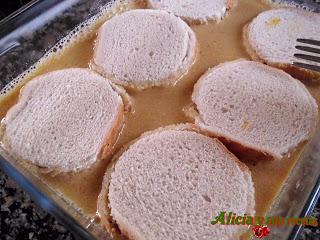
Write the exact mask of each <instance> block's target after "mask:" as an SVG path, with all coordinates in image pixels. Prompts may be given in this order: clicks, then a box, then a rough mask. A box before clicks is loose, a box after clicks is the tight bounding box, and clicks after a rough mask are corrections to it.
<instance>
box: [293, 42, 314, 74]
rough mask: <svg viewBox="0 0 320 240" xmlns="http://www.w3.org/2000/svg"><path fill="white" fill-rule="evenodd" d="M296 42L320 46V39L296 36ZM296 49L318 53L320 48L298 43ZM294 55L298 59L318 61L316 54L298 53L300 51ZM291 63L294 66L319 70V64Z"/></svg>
mask: <svg viewBox="0 0 320 240" xmlns="http://www.w3.org/2000/svg"><path fill="white" fill-rule="evenodd" d="M297 42H299V43H304V44H309V45H311V46H320V41H317V40H312V39H303V38H298V39H297ZM296 49H298V50H301V51H305V52H309V53H316V54H320V48H315V47H309V46H302V45H298V46H296ZM294 56H295V57H296V58H299V59H303V60H308V61H313V62H317V63H320V57H318V56H314V55H307V54H300V53H296V54H294ZM292 64H293V65H294V66H296V67H301V68H306V69H310V70H312V71H318V72H320V66H316V65H313V64H307V63H301V62H293V63H292Z"/></svg>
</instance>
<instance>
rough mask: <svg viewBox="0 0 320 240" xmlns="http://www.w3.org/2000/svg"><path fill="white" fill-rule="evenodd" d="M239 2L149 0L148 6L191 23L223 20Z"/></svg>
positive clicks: (217, 0)
mask: <svg viewBox="0 0 320 240" xmlns="http://www.w3.org/2000/svg"><path fill="white" fill-rule="evenodd" d="M236 3H237V0H215V1H212V0H148V6H149V7H151V8H155V9H161V10H165V11H168V12H171V13H173V14H174V15H176V16H179V17H181V18H182V19H184V20H185V21H187V22H189V23H196V24H197V23H206V22H208V21H220V20H222V19H223V18H224V17H225V15H226V12H227V11H228V10H230V9H231V8H232V7H234V6H235V5H236Z"/></svg>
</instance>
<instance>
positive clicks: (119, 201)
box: [98, 125, 255, 240]
mask: <svg viewBox="0 0 320 240" xmlns="http://www.w3.org/2000/svg"><path fill="white" fill-rule="evenodd" d="M254 205H255V196H254V187H253V182H252V179H251V173H250V171H249V169H248V168H247V167H246V166H245V165H244V164H243V163H241V162H240V161H239V160H238V159H237V158H236V157H235V156H234V155H232V154H231V153H230V152H229V151H228V150H227V149H226V148H225V147H224V146H223V144H222V143H221V142H219V141H218V140H217V139H212V138H209V137H207V136H205V135H203V134H200V133H198V132H197V131H196V130H194V127H190V125H179V126H174V127H172V126H170V127H166V128H162V129H158V130H155V131H151V132H147V133H145V134H143V135H142V136H141V137H140V138H138V139H137V140H135V141H134V142H133V143H132V144H130V145H129V146H128V147H127V148H126V149H125V150H124V151H122V152H120V153H119V154H118V155H117V156H116V157H115V159H114V162H113V164H112V165H111V166H109V169H108V171H107V173H106V175H105V178H104V182H103V186H102V191H101V193H100V196H99V201H98V212H99V214H100V217H101V220H102V224H103V225H104V226H106V228H107V229H108V231H109V232H110V233H111V234H112V235H113V236H118V237H119V235H120V237H121V236H122V237H125V238H127V239H150V240H151V239H157V240H158V239H210V238H212V236H214V237H215V238H217V239H238V238H239V236H240V235H241V234H242V233H243V232H244V231H245V230H246V227H245V226H228V227H225V226H222V225H220V224H216V225H211V220H212V219H214V217H215V216H217V215H219V214H220V211H232V212H234V213H237V214H245V213H247V214H254V212H255V211H254V208H255V207H254Z"/></svg>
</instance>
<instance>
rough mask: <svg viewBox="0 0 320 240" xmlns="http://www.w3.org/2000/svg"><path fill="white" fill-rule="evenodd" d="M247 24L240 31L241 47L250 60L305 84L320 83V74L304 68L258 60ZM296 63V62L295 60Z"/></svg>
mask: <svg viewBox="0 0 320 240" xmlns="http://www.w3.org/2000/svg"><path fill="white" fill-rule="evenodd" d="M249 24H250V23H248V24H246V25H245V26H244V28H243V31H242V38H243V45H244V47H245V49H246V51H247V53H248V54H249V56H250V57H251V59H252V60H254V61H257V62H261V63H264V64H267V65H269V66H272V67H275V68H279V69H282V70H283V71H285V72H287V73H288V74H290V75H291V76H292V77H294V78H297V79H299V80H301V81H305V82H319V81H320V72H316V71H312V70H309V69H305V68H299V67H296V66H294V65H292V64H289V63H288V64H285V63H276V62H270V61H267V60H265V59H263V58H260V56H259V55H258V54H257V52H256V51H255V50H254V48H253V47H252V46H251V44H250V41H249V38H248V35H249ZM297 61H298V60H297Z"/></svg>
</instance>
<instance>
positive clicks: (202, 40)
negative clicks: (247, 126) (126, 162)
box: [0, 0, 320, 217]
mask: <svg viewBox="0 0 320 240" xmlns="http://www.w3.org/2000/svg"><path fill="white" fill-rule="evenodd" d="M127 7H128V8H141V7H144V5H143V4H131V5H128V6H127ZM270 8H272V6H271V5H269V4H267V3H265V2H263V1H252V0H240V1H239V3H238V5H237V7H235V8H234V9H233V10H232V11H230V13H229V15H228V16H227V17H226V18H225V19H224V20H223V21H221V22H219V23H218V24H217V23H209V24H204V25H195V26H192V29H193V30H194V31H195V33H196V35H197V40H198V43H199V54H198V57H197V60H196V61H195V63H194V65H193V66H192V68H191V69H190V70H189V72H188V73H187V74H186V75H185V76H184V77H182V78H181V79H180V80H179V82H178V83H177V84H176V85H175V86H174V87H167V88H166V87H158V88H151V89H146V90H144V91H135V90H132V89H131V90H130V89H128V93H129V95H130V96H131V97H132V99H133V110H134V112H133V113H127V114H126V123H125V127H124V129H123V131H122V134H121V136H120V138H119V140H118V142H117V144H116V146H115V152H116V151H117V150H119V149H120V148H121V146H123V145H124V144H126V143H128V142H129V141H131V140H133V139H135V138H136V137H138V136H140V135H141V134H142V133H143V132H145V131H148V130H152V129H156V128H158V127H161V126H166V125H169V124H177V123H185V122H190V119H189V118H187V117H186V116H185V114H184V113H183V108H184V107H186V106H188V105H189V104H190V103H191V93H192V90H193V85H194V84H195V82H196V81H197V80H198V78H199V77H200V76H201V75H202V74H203V73H204V72H205V71H206V70H207V69H208V68H210V67H213V66H215V65H217V64H219V63H221V62H225V61H230V60H234V59H238V58H249V56H248V54H247V53H246V51H245V49H244V47H243V44H242V28H243V26H244V25H245V24H246V23H248V22H249V21H250V20H252V19H253V17H255V16H256V15H258V14H259V13H260V12H262V11H265V10H268V9H270ZM109 17H110V16H106V17H105V18H102V20H101V19H100V20H99V21H96V23H95V24H94V25H93V26H92V27H91V31H89V32H87V33H85V34H83V35H82V36H81V37H78V38H77V39H76V40H75V41H71V42H70V43H69V44H67V45H65V46H64V48H63V49H62V50H59V52H58V53H52V54H51V55H49V56H48V57H46V58H45V59H43V60H42V61H41V62H40V63H39V64H38V65H37V66H36V69H35V71H33V72H32V73H30V74H28V75H27V76H25V77H24V79H23V81H22V83H21V84H18V85H16V87H15V88H14V89H13V90H12V91H10V92H9V93H7V94H6V95H2V96H1V97H0V117H1V118H3V117H5V114H6V112H7V110H8V109H9V108H10V107H11V106H12V105H13V104H14V103H16V101H17V99H18V95H19V92H20V89H21V87H22V86H23V84H25V83H26V82H27V81H29V80H30V79H32V78H33V77H35V76H38V75H41V74H43V73H46V72H50V71H53V70H57V69H63V68H69V67H89V63H90V60H91V57H92V54H93V46H94V41H95V38H96V31H97V29H98V28H99V26H101V24H102V23H103V21H104V20H106V19H108V18H109ZM307 87H308V89H309V90H310V92H311V94H312V95H313V96H314V97H315V98H316V99H317V102H318V103H320V87H319V86H316V85H310V86H307ZM302 149H303V147H302V146H301V147H299V148H298V149H297V150H296V151H295V152H294V153H291V156H290V157H285V158H284V159H282V160H281V161H259V162H253V161H250V159H249V161H245V163H246V164H247V166H248V167H249V168H250V170H251V172H252V177H253V181H254V185H255V189H256V215H257V216H262V215H264V214H265V213H266V211H267V210H268V208H269V207H270V205H271V204H272V201H273V199H274V198H275V197H276V195H277V193H278V192H279V190H280V189H281V187H282V186H283V184H284V182H285V181H286V179H287V177H288V175H289V174H290V172H291V170H292V168H293V167H294V165H295V163H296V161H297V160H298V159H299V155H300V153H301V151H302ZM107 164H108V160H107V159H106V160H104V161H100V162H98V163H97V164H96V165H95V166H94V167H93V168H92V169H89V170H85V171H82V172H80V173H68V174H59V175H56V176H53V175H52V174H48V173H43V171H41V170H40V169H38V168H31V169H34V170H32V171H34V174H36V175H38V176H40V178H41V179H42V180H43V181H44V182H45V183H47V184H48V185H49V186H50V187H51V188H53V189H54V190H55V191H57V192H59V193H61V194H62V195H63V196H64V197H65V198H66V199H68V200H69V201H71V202H72V203H74V205H75V206H76V207H78V208H79V209H80V210H81V211H82V212H83V213H85V214H87V215H88V216H92V217H94V216H95V214H96V203H97V197H98V194H99V192H100V189H101V183H102V178H103V175H104V172H105V169H106V167H107Z"/></svg>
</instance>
